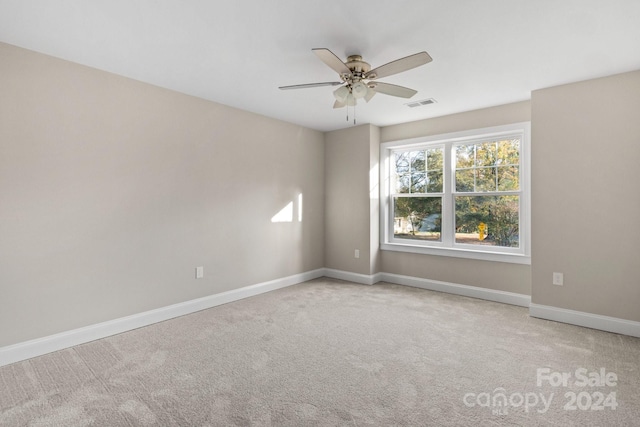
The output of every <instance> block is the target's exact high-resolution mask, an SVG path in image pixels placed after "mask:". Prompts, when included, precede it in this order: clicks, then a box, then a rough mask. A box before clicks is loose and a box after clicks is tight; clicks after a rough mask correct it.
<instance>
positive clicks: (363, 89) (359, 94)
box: [351, 82, 369, 99]
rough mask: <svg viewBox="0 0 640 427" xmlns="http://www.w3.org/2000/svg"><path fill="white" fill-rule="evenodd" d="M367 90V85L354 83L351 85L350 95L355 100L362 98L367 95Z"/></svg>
mask: <svg viewBox="0 0 640 427" xmlns="http://www.w3.org/2000/svg"><path fill="white" fill-rule="evenodd" d="M368 89H369V88H368V87H367V85H365V84H364V83H363V82H356V83H354V84H353V85H351V93H352V94H353V96H354V97H355V98H356V99H360V98H364V97H365V96H366V95H367V91H368Z"/></svg>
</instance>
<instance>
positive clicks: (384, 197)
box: [381, 123, 530, 263]
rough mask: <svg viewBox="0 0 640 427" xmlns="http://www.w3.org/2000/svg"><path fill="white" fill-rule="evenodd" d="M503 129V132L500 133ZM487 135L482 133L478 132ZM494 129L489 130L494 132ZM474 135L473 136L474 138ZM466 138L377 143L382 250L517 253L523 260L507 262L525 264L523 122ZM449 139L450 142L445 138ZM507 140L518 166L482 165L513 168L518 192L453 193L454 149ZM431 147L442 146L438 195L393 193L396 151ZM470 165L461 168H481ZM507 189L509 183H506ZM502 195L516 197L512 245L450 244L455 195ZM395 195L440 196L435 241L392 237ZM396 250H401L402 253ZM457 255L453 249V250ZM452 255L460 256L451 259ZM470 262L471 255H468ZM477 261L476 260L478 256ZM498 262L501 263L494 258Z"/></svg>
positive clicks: (526, 219)
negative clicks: (514, 142)
mask: <svg viewBox="0 0 640 427" xmlns="http://www.w3.org/2000/svg"><path fill="white" fill-rule="evenodd" d="M506 128H508V129H506ZM485 130H486V131H487V132H486V133H485V132H484V131H485ZM494 131H495V132H494ZM474 132H477V133H476V134H475V135H474ZM465 133H466V135H460V134H461V133H457V134H450V135H442V136H440V137H432V138H423V139H422V141H420V140H419V139H414V140H409V141H398V142H389V143H383V144H382V145H381V150H382V153H381V160H382V161H383V163H384V164H383V165H382V166H383V167H382V168H381V171H383V174H384V175H383V176H381V178H382V179H383V180H384V183H383V185H382V186H381V191H382V193H383V194H381V208H382V209H383V215H382V216H381V238H382V245H383V249H391V250H402V251H413V249H411V248H414V249H415V247H423V246H424V247H426V248H429V247H431V248H436V249H441V250H442V249H451V250H456V251H458V250H461V251H462V252H466V251H470V252H483V253H485V252H486V253H499V254H507V255H520V256H524V257H526V258H527V261H524V262H522V261H511V260H507V262H522V263H528V262H529V261H528V260H529V247H530V243H529V224H530V218H529V212H528V209H529V204H530V202H529V200H530V195H529V193H528V191H529V190H528V185H529V184H528V173H529V169H528V161H529V158H528V150H529V142H528V138H529V123H519V124H515V125H509V126H504V127H498V128H491V129H484V130H483V129H481V130H478V131H469V132H465ZM449 136H451V138H450V137H449ZM509 139H517V140H519V142H518V145H517V149H518V160H519V161H518V163H517V164H514V163H513V162H512V161H508V160H507V161H506V162H504V163H500V164H495V163H494V164H493V165H488V166H487V167H489V168H500V167H506V166H515V167H517V168H518V170H517V173H518V175H517V178H518V182H517V184H518V189H509V190H501V189H500V187H499V182H498V183H497V184H496V187H495V191H456V188H455V182H456V181H455V173H456V170H458V171H460V170H461V169H462V168H460V169H456V164H457V163H456V161H457V156H456V148H457V147H459V146H462V145H467V146H471V145H473V144H483V143H486V142H497V141H503V140H509ZM435 147H442V148H443V149H444V150H443V191H442V192H436V193H429V192H422V193H401V192H396V189H395V182H393V180H395V163H394V159H395V156H396V155H397V154H398V153H406V152H412V151H420V150H428V149H432V148H435ZM473 164H474V167H469V168H467V169H471V170H473V169H476V170H477V169H479V168H482V167H484V166H477V165H476V162H475V159H474V163H473ZM509 185H512V184H509ZM490 196H493V197H503V196H518V213H517V215H518V226H517V232H518V236H517V239H518V247H510V246H497V245H478V244H465V243H462V242H456V230H455V226H456V225H455V221H456V212H455V203H456V197H490ZM398 197H441V198H442V217H441V239H440V241H414V240H413V239H402V238H396V237H395V236H394V228H393V226H394V220H395V218H396V214H395V212H394V211H393V210H394V199H396V198H398ZM400 246H406V248H404V249H402V248H400ZM458 252H459V251H458ZM453 256H464V257H467V256H465V255H460V254H459V253H458V254H457V255H453ZM468 257H470V258H474V257H476V256H473V255H470V256H468ZM481 259H482V258H481ZM500 260H502V259H500Z"/></svg>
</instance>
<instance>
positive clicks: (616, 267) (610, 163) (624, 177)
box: [532, 71, 640, 321]
mask: <svg viewBox="0 0 640 427" xmlns="http://www.w3.org/2000/svg"><path fill="white" fill-rule="evenodd" d="M532 116H533V121H532V138H533V142H534V143H533V149H532V184H533V187H532V206H533V217H532V220H533V223H532V231H533V240H532V244H533V245H532V256H533V264H532V267H533V269H532V277H533V279H532V284H533V292H532V302H533V303H536V304H542V305H548V306H555V307H560V308H566V309H571V310H577V311H583V312H588V313H594V314H600V315H605V316H612V317H618V318H622V319H628V320H633V321H640V250H639V249H638V242H640V227H639V226H638V221H639V220H640V190H639V189H638V183H639V182H640V178H639V176H638V171H639V168H638V162H639V159H640V71H635V72H632V73H626V74H620V75H616V76H611V77H606V78H602V79H596V80H589V81H586V82H579V83H574V84H569V85H564V86H559V87H553V88H549V89H543V90H538V91H535V92H533V94H532ZM553 272H561V273H564V286H562V287H559V286H554V285H552V273H553Z"/></svg>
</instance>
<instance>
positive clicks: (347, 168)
mask: <svg viewBox="0 0 640 427" xmlns="http://www.w3.org/2000/svg"><path fill="white" fill-rule="evenodd" d="M379 133H380V131H379V129H378V128H377V127H375V126H371V125H361V126H354V127H350V128H346V129H342V130H337V131H333V132H327V133H326V134H325V165H326V167H325V191H326V195H325V245H324V250H325V266H326V267H327V268H332V269H336V270H343V271H348V272H352V273H359V274H367V275H368V274H373V273H376V272H377V271H378V268H379V256H378V253H379V249H378V246H379V242H378V218H379V217H378V203H379V201H378V200H379V199H378V197H379V191H378V186H377V183H378V157H379V142H378V141H379ZM356 249H358V250H360V258H358V259H356V258H355V257H354V251H355V250H356Z"/></svg>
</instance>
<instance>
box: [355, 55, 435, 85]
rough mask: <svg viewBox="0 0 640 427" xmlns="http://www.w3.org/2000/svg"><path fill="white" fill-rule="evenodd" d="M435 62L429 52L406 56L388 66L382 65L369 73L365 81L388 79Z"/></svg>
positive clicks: (365, 76)
mask: <svg viewBox="0 0 640 427" xmlns="http://www.w3.org/2000/svg"><path fill="white" fill-rule="evenodd" d="M431 61H433V59H432V58H431V56H429V54H428V53H427V52H420V53H416V54H414V55H410V56H406V57H404V58H401V59H396V60H395V61H391V62H389V63H387V64H384V65H381V66H379V67H377V68H374V69H373V70H371V71H369V72H367V73H366V74H365V75H364V78H365V79H378V78H380V77H387V76H391V75H393V74H398V73H401V72H403V71H407V70H410V69H412V68H416V67H419V66H421V65H424V64H427V63H429V62H431Z"/></svg>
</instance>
